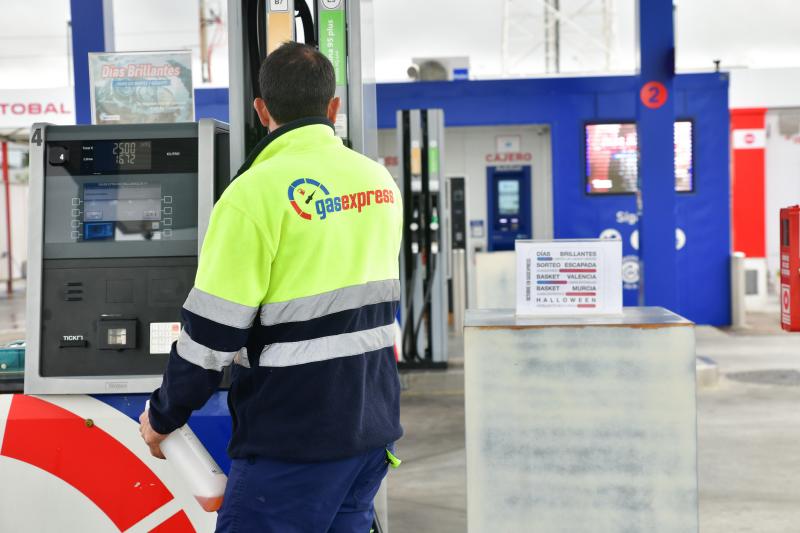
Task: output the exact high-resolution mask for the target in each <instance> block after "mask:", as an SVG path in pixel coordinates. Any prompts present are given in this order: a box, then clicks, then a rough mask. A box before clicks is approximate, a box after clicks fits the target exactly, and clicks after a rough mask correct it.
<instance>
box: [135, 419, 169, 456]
mask: <svg viewBox="0 0 800 533" xmlns="http://www.w3.org/2000/svg"><path fill="white" fill-rule="evenodd" d="M139 433H140V434H141V435H142V439H144V442H145V444H147V445H148V446H149V447H150V454H151V455H152V456H153V457H156V458H158V459H166V457H164V454H163V453H161V443H162V442H163V440H164V439H166V438H167V435H162V434H161V433H156V430H154V429H153V427H152V426H151V425H150V416H148V414H147V411H145V412H144V413H142V414H141V415H139Z"/></svg>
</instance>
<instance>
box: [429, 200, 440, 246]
mask: <svg viewBox="0 0 800 533" xmlns="http://www.w3.org/2000/svg"><path fill="white" fill-rule="evenodd" d="M430 229H431V253H432V254H438V253H439V210H438V209H436V206H433V211H432V212H431V225H430Z"/></svg>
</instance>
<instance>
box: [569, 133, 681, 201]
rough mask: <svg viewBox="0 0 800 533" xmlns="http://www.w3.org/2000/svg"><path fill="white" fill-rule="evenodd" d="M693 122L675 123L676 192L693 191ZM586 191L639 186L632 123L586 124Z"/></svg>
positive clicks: (613, 191)
mask: <svg viewBox="0 0 800 533" xmlns="http://www.w3.org/2000/svg"><path fill="white" fill-rule="evenodd" d="M692 126H693V124H692V121H690V120H679V121H677V122H675V130H674V138H675V191H677V192H692V191H693V190H694V161H693V151H692ZM585 134H586V192H587V193H589V194H626V193H635V192H636V191H637V190H638V188H639V185H638V183H639V140H638V135H637V131H636V124H635V123H634V122H620V123H614V124H587V125H586V132H585Z"/></svg>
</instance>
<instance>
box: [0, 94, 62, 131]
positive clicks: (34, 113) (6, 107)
mask: <svg viewBox="0 0 800 533" xmlns="http://www.w3.org/2000/svg"><path fill="white" fill-rule="evenodd" d="M35 122H49V123H50V124H63V125H69V124H75V95H74V94H73V92H72V89H70V88H69V87H58V88H55V89H8V90H6V89H3V90H1V91H0V129H18V128H30V127H31V125H32V124H34V123H35Z"/></svg>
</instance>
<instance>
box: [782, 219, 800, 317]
mask: <svg viewBox="0 0 800 533" xmlns="http://www.w3.org/2000/svg"><path fill="white" fill-rule="evenodd" d="M781 326H782V327H783V329H785V330H786V331H800V206H798V205H796V206H794V207H787V208H785V209H781Z"/></svg>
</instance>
